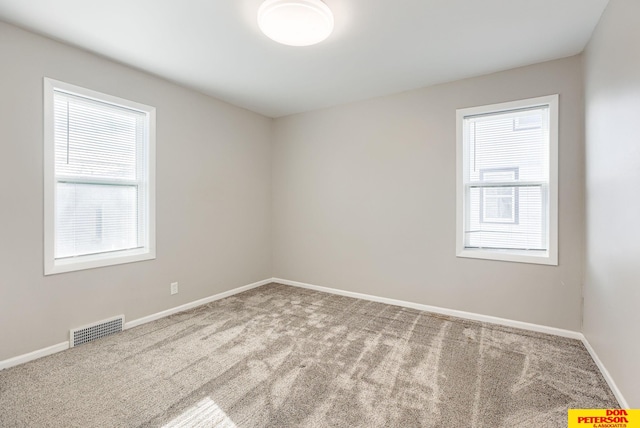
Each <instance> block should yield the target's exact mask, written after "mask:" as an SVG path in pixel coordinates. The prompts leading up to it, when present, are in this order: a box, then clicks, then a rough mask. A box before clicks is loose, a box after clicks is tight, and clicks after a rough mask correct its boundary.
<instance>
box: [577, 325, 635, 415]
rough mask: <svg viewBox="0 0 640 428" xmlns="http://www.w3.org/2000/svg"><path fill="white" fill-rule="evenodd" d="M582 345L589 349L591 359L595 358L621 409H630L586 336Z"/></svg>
mask: <svg viewBox="0 0 640 428" xmlns="http://www.w3.org/2000/svg"><path fill="white" fill-rule="evenodd" d="M582 343H583V344H584V347H585V348H587V351H589V354H590V355H591V358H593V361H594V362H595V363H596V365H597V366H598V368H599V369H600V373H602V376H603V377H604V380H606V381H607V384H608V385H609V388H611V392H613V395H615V396H616V400H618V403H619V404H620V407H622V408H623V409H628V408H629V403H628V402H627V400H625V398H624V396H623V395H622V392H620V389H619V388H618V385H616V383H615V381H614V380H613V378H612V377H611V375H610V374H609V370H607V368H606V367H605V366H604V364H603V363H602V361H601V360H600V357H598V354H596V351H595V349H593V347H592V346H591V344H590V343H589V341H588V340H587V338H586V337H585V336H582Z"/></svg>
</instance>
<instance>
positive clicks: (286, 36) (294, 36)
mask: <svg viewBox="0 0 640 428" xmlns="http://www.w3.org/2000/svg"><path fill="white" fill-rule="evenodd" d="M258 26H259V27H260V30H262V32H263V33H264V34H266V35H267V37H269V38H270V39H272V40H275V41H276V42H278V43H282V44H283V45H289V46H310V45H315V44H316V43H320V42H321V41H323V40H324V39H326V38H327V37H329V34H331V32H332V31H333V14H332V13H331V9H329V7H328V6H327V5H326V4H324V3H323V2H322V1H321V0H265V2H264V3H262V5H261V6H260V9H259V10H258Z"/></svg>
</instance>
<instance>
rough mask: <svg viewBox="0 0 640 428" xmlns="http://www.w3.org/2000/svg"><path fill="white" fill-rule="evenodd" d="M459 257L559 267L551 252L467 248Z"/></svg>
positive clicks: (555, 255) (459, 252)
mask: <svg viewBox="0 0 640 428" xmlns="http://www.w3.org/2000/svg"><path fill="white" fill-rule="evenodd" d="M457 256H458V257H465V258H471V259H485V260H497V261H503V262H515V263H532V264H539V265H551V266H558V256H557V254H552V253H551V252H550V251H527V250H493V249H491V250H488V249H481V248H477V249H476V248H465V249H463V250H462V251H458V254H457Z"/></svg>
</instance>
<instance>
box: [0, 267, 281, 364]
mask: <svg viewBox="0 0 640 428" xmlns="http://www.w3.org/2000/svg"><path fill="white" fill-rule="evenodd" d="M270 282H272V279H271V278H269V279H264V280H262V281H258V282H254V283H253V284H249V285H245V286H242V287H238V288H234V289H233V290H229V291H225V292H222V293H218V294H214V295H213V296H209V297H205V298H204V299H200V300H196V301H194V302H190V303H186V304H184V305H180V306H177V307H175V308H171V309H167V310H165V311H162V312H158V313H155V314H152V315H149V316H146V317H142V318H138V319H135V320H133V321H129V322H127V323H125V324H124V329H125V330H126V329H129V328H132V327H136V326H139V325H142V324H146V323H148V322H151V321H155V320H157V319H160V318H163V317H166V316H169V315H173V314H175V313H178V312H182V311H186V310H187V309H191V308H195V307H196V306H200V305H204V304H207V303H209V302H213V301H216V300H220V299H224V298H225V297H229V296H233V295H234V294H238V293H242V292H243V291H247V290H251V289H252V288H256V287H260V286H261V285H265V284H269V283H270ZM67 349H69V341H66V342H62V343H58V344H57V345H53V346H49V347H46V348H42V349H38V350H35V351H33V352H29V353H28V354H23V355H18V356H17V357H12V358H8V359H6V360H1V361H0V370H4V369H8V368H10V367H13V366H17V365H19V364H24V363H27V362H29V361H33V360H37V359H38V358H42V357H46V356H47V355H51V354H55V353H56V352H61V351H64V350H67Z"/></svg>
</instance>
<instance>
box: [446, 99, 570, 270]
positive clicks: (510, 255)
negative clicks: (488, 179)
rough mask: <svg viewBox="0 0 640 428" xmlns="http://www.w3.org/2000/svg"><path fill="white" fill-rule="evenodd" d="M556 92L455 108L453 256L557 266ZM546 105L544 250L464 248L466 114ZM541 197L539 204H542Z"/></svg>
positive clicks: (480, 113)
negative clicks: (454, 242) (454, 221)
mask: <svg viewBox="0 0 640 428" xmlns="http://www.w3.org/2000/svg"><path fill="white" fill-rule="evenodd" d="M558 105H559V96H558V94H554V95H547V96H542V97H536V98H528V99H523V100H517V101H509V102H504V103H497V104H490V105H483V106H477V107H469V108H461V109H457V110H456V202H457V203H456V256H457V257H463V258H474V259H486V260H498V261H507V262H518V263H533V264H542V265H552V266H557V265H558V115H559V109H558ZM541 106H548V108H549V182H548V187H547V191H548V200H547V204H546V209H547V213H548V219H547V220H548V221H547V236H546V238H547V241H546V242H547V250H546V251H545V250H535V251H533V250H531V251H529V250H511V249H489V248H467V247H465V221H466V218H465V212H466V205H465V204H466V197H465V196H466V188H465V186H466V183H465V180H464V172H465V171H464V165H465V158H466V153H465V141H464V120H465V118H466V117H470V116H478V115H489V114H497V113H503V112H508V111H512V110H520V109H527V108H535V107H541ZM544 202H545V201H544V200H543V207H544Z"/></svg>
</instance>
